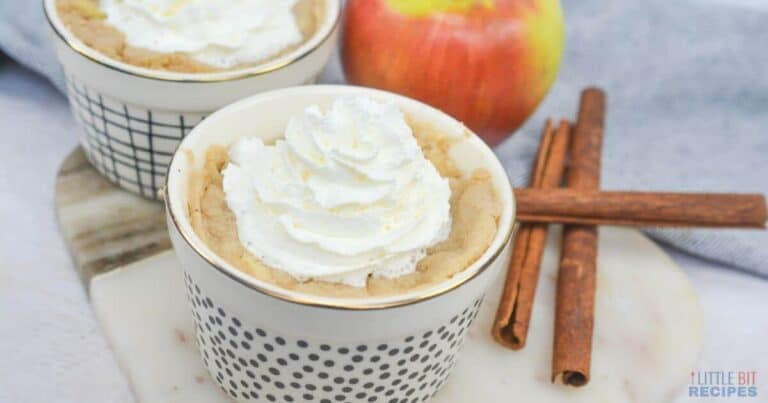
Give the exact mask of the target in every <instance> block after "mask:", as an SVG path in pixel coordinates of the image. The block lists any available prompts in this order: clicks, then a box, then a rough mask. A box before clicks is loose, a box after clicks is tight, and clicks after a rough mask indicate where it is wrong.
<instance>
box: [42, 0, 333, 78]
mask: <svg viewBox="0 0 768 403" xmlns="http://www.w3.org/2000/svg"><path fill="white" fill-rule="evenodd" d="M56 8H57V11H58V14H59V17H60V18H61V20H62V21H63V23H64V25H65V26H66V28H67V29H69V30H70V31H71V32H72V33H73V34H74V35H75V36H76V37H77V38H78V39H80V40H81V41H82V42H83V43H84V44H86V45H87V46H89V47H91V48H93V49H95V50H96V51H98V52H100V53H102V54H104V55H105V56H107V57H109V58H111V59H114V60H117V61H120V62H123V63H127V64H131V65H134V66H138V67H144V68H149V69H154V70H165V71H173V72H180V73H206V72H216V71H224V70H231V69H237V68H243V67H249V66H253V65H257V64H263V63H266V62H268V61H270V60H274V59H277V58H279V57H281V56H283V55H285V54H287V53H289V52H291V51H293V50H295V49H296V48H298V47H299V46H301V45H302V44H303V43H304V42H306V41H307V40H309V38H310V37H312V36H313V35H314V34H315V32H316V31H317V29H318V27H319V26H320V24H321V21H322V20H323V18H324V10H325V8H324V0H249V1H235V0H231V1H220V0H219V1H217V2H210V1H209V2H206V1H203V0H57V1H56Z"/></svg>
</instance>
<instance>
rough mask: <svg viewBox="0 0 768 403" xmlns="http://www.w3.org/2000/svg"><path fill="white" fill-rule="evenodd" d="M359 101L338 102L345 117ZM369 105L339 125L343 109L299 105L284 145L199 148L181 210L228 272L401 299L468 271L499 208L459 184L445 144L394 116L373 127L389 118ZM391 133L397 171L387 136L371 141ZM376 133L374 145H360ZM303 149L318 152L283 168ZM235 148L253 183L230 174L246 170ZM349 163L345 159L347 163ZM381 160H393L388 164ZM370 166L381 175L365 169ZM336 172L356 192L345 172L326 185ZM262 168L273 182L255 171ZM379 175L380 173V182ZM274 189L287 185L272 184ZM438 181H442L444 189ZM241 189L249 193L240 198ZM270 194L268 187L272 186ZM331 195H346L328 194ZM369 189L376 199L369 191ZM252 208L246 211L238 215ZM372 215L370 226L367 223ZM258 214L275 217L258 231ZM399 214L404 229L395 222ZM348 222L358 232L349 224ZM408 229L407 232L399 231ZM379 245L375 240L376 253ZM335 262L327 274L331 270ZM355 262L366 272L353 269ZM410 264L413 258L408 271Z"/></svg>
mask: <svg viewBox="0 0 768 403" xmlns="http://www.w3.org/2000/svg"><path fill="white" fill-rule="evenodd" d="M340 103H341V104H343V103H344V101H337V102H336V103H335V104H334V106H333V107H332V108H331V110H335V109H337V107H338V104H340ZM359 103H360V101H359V100H353V101H351V102H347V108H350V105H351V107H352V109H353V110H354V109H355V108H356V107H359V105H357V104H359ZM364 106H365V105H364ZM374 106H375V105H374ZM377 108H378V107H375V108H373V112H370V113H371V115H372V116H373V115H375V116H373V117H371V116H362V117H360V116H353V119H348V121H345V122H343V123H339V120H344V119H347V118H348V115H349V114H350V113H349V112H348V111H347V112H346V113H347V114H346V115H345V114H344V113H340V114H339V116H341V117H339V116H334V115H333V114H332V112H330V111H329V112H328V113H327V114H325V115H324V114H323V112H321V111H319V110H318V109H314V108H310V109H308V110H307V112H305V115H304V116H303V117H302V118H301V119H297V120H293V119H292V121H291V122H290V123H289V124H288V129H287V130H286V132H287V140H285V141H282V140H279V141H278V143H276V144H273V145H265V144H262V143H260V142H258V144H256V145H253V144H248V140H244V141H241V142H239V143H236V144H235V145H232V146H230V147H229V148H227V147H224V146H214V147H211V148H210V149H209V150H208V151H207V155H206V161H205V165H204V169H203V170H202V171H201V172H197V173H193V175H192V176H191V184H190V185H191V186H190V192H191V194H190V197H189V200H190V205H189V211H190V220H191V223H192V226H193V228H194V230H195V232H196V233H197V235H198V236H199V237H200V238H201V239H202V240H203V242H205V243H206V244H207V245H208V246H209V247H210V248H211V249H212V250H213V251H214V252H215V253H216V254H218V255H219V256H221V257H222V258H223V259H224V260H225V261H227V262H228V263H230V264H231V265H233V266H234V267H235V268H237V269H238V270H241V271H243V272H245V273H247V274H249V275H251V276H253V277H255V278H258V279H260V280H263V281H266V282H270V283H273V284H276V285H278V286H280V287H283V288H286V289H290V290H297V291H301V292H305V293H308V294H315V295H322V296H332V297H367V296H386V295H395V294H401V293H405V292H408V291H412V290H415V289H418V288H421V287H426V286H429V285H434V284H436V283H439V282H442V281H444V280H446V279H449V278H450V277H452V276H453V275H455V274H457V273H459V272H461V271H462V270H464V269H466V268H467V267H469V266H470V265H471V264H472V263H474V262H475V261H476V260H477V259H478V258H479V257H480V256H481V255H482V254H483V253H484V252H485V251H486V249H487V248H488V246H489V245H490V243H491V241H492V240H493V238H494V236H495V234H496V232H497V226H498V219H499V216H500V214H501V204H500V202H499V201H498V200H497V198H496V195H495V192H494V189H493V186H492V184H491V181H490V177H489V175H488V173H487V172H485V171H483V170H476V171H475V172H474V173H473V174H472V175H471V176H469V177H466V176H462V174H461V173H460V171H459V170H458V169H457V168H456V167H455V166H454V163H453V161H452V160H451V158H450V156H449V150H450V148H451V146H452V144H451V142H450V141H448V140H446V139H445V138H443V137H441V136H440V134H439V133H436V132H435V131H434V130H433V129H431V128H430V127H429V126H428V125H423V124H420V123H419V122H412V121H411V122H407V123H406V121H407V118H406V117H404V116H402V114H400V116H401V117H400V122H399V123H398V119H397V118H396V117H395V118H392V117H391V116H385V118H386V119H383V118H381V116H380V114H381V113H391V110H386V108H385V109H384V111H383V112H382V111H381V110H379V109H377ZM341 109H343V108H341ZM397 113H399V111H397ZM359 114H360V113H358V115H359ZM377 114H379V115H377ZM353 115H354V113H353ZM371 122H373V123H371ZM398 125H399V126H398ZM403 126H405V127H403ZM345 128H346V129H351V131H354V133H352V134H350V133H349V131H350V130H344V129H345ZM392 130H395V131H397V130H400V131H401V132H400V135H401V139H402V135H403V133H407V135H408V136H409V137H410V141H411V142H412V144H413V147H415V148H416V150H417V151H416V153H417V154H414V155H413V156H412V157H413V158H412V159H411V160H409V161H406V162H405V163H403V162H402V161H400V159H399V158H395V157H396V156H397V155H398V154H397V153H390V154H386V149H387V146H388V145H390V144H392V143H391V140H392V139H393V138H397V137H396V136H394V137H393V136H390V137H386V136H385V137H382V133H385V132H387V133H385V134H388V131H392ZM403 130H405V131H404V132H403ZM297 132H298V134H297ZM307 133H311V134H312V135H311V136H307V135H306V134H307ZM318 133H324V134H318ZM302 135H304V136H303V137H302ZM324 136H328V137H324ZM376 136H379V137H381V138H378V139H373V140H371V138H372V137H376ZM310 140H311V141H310ZM308 143H312V144H314V145H313V146H311V147H315V146H317V147H318V148H320V149H325V151H327V152H326V153H325V154H324V155H323V156H320V155H318V156H317V158H316V161H318V162H319V163H320V164H319V165H313V164H314V162H313V161H306V160H302V161H299V162H298V164H296V165H293V163H292V162H291V160H293V158H294V157H295V156H296V155H295V154H301V155H302V156H300V158H302V159H303V158H304V156H306V155H312V154H311V153H310V154H306V153H305V151H306V149H304V148H302V147H304V146H306V145H307V144H308ZM331 143H332V144H331ZM368 143H370V144H368ZM329 144H330V145H329ZM347 146H348V148H345V147H347ZM367 146H370V147H369V148H366V147H367ZM409 146H410V143H407V144H403V145H398V144H396V145H394V148H391V150H394V151H397V150H398V148H397V147H402V149H403V150H406V151H404V152H405V153H406V154H408V153H410V152H409V151H407V150H408V149H409V148H408V147H409ZM244 147H256V149H257V151H258V152H259V153H260V154H258V153H257V154H256V155H259V156H260V158H259V159H260V161H258V163H256V162H255V161H254V160H255V158H253V157H251V159H250V162H254V164H255V165H253V166H252V167H250V168H251V169H252V170H251V172H256V176H255V177H248V176H245V177H244V178H243V177H238V175H240V176H242V175H243V174H242V173H241V172H240V171H242V170H247V169H248V168H249V166H248V165H247V162H248V161H246V162H243V161H241V160H242V159H243V158H244V155H250V154H247V153H246V152H245V151H243V148H244ZM285 148H291V149H290V150H288V151H286V152H285V154H279V153H278V154H269V153H268V152H267V151H270V152H272V153H276V152H277V151H280V150H281V149H285ZM297 148H298V150H297ZM370 150H375V151H376V153H374V154H375V155H374V154H371V155H370V157H371V161H374V162H373V163H368V162H366V163H365V164H364V166H363V165H359V164H358V165H355V162H356V161H359V160H362V159H364V158H365V157H364V156H366V155H368V151H370ZM391 150H390V151H391ZM356 152H359V154H355V153H356ZM339 155H345V157H344V158H342V159H341V160H339V161H341V165H336V163H335V162H334V163H333V164H334V165H333V167H334V168H339V166H341V169H342V170H341V171H338V172H337V171H334V170H330V171H329V170H328V164H331V162H328V161H327V159H328V158H336V157H338V156H339ZM350 156H351V157H355V158H357V159H355V160H354V161H351V160H349V159H348V158H351V157H350ZM393 156H395V157H393ZM233 158H234V160H233ZM392 158H395V159H397V161H396V162H395V163H390V162H391V161H390V160H391V159H392ZM272 160H274V161H272ZM286 160H289V162H288V163H287V165H285V164H286V163H285V161H286ZM265 161H266V162H265ZM259 164H260V165H259ZM307 164H309V165H307ZM382 164H383V165H382ZM424 164H427V165H428V166H424ZM382 166H386V167H388V169H385V170H377V168H381V167H382ZM275 167H277V168H275ZM307 167H309V168H308V169H307ZM347 168H350V169H351V170H352V171H353V172H357V173H360V175H361V178H360V179H359V180H360V183H361V187H360V189H356V188H354V186H355V185H354V183H355V180H356V179H354V175H353V176H352V178H353V180H352V181H351V182H348V181H346V180H341V183H340V184H339V183H335V184H330V185H328V184H327V181H328V178H331V179H330V180H331V181H332V182H336V181H337V180H340V179H337V178H339V177H343V176H344V175H346V173H345V171H344V170H346V169H347ZM269 170H276V171H275V172H277V173H276V174H275V173H267V171H269ZM286 170H288V171H293V170H295V171H296V172H294V173H293V174H295V175H293V178H291V177H290V175H289V176H286V177H285V178H286V179H284V178H283V177H281V176H280V175H285V172H284V171H286ZM329 172H330V175H329V176H328V178H325V179H318V180H317V181H315V182H314V183H313V182H312V178H313V177H314V176H322V175H325V174H328V173H329ZM389 172H392V175H390V176H387V175H386V173H389ZM414 172H415V174H413V177H409V175H411V174H412V173H414ZM433 173H434V176H432V174H433ZM274 175H278V176H277V177H276V176H274ZM382 175H383V176H386V178H383V177H382ZM362 176H364V177H362ZM371 178H373V179H374V182H371ZM403 178H405V179H403ZM390 179H391V180H392V183H397V181H399V180H401V179H403V180H402V181H401V182H403V183H404V184H403V185H402V186H395V188H396V189H394V188H393V189H389V188H384V189H383V190H381V189H380V188H378V187H376V186H375V184H376V183H379V182H376V181H378V180H382V181H384V182H386V181H387V180H390ZM294 180H295V181H296V182H295V183H293V182H292V181H294ZM271 182H274V183H271ZM285 182H288V184H287V185H285V186H280V185H281V184H283V183H285ZM441 182H445V188H443V184H442V183H441ZM251 185H253V186H254V188H255V190H254V189H247V188H249V186H251ZM275 186H279V187H280V189H273V187H275ZM337 186H342V187H344V186H352V187H348V188H347V189H346V190H344V191H340V190H339V189H338V187H337ZM299 188H300V189H299ZM244 189H247V190H244ZM297 189H298V190H297ZM328 189H333V191H330V192H328ZM378 190H381V191H382V192H383V193H380V194H379V193H377V192H378ZM297 192H298V193H297ZM302 192H303V193H302ZM296 194H309V195H310V197H311V198H312V200H310V201H309V202H307V201H305V200H300V201H299V202H296V201H295V200H298V199H296V198H292V197H293V196H292V195H296ZM443 198H445V200H443ZM262 199H268V200H262ZM299 199H300V198H299ZM408 203H410V204H408ZM443 203H445V206H444V208H445V211H442V208H443ZM256 205H258V208H255V211H256V212H257V213H258V214H256V212H254V211H253V210H254V209H250V210H249V208H251V207H256ZM382 206H383V207H382ZM419 208H421V209H419ZM297 209H298V210H302V211H299V212H297V211H296V210H297ZM380 211H381V212H382V213H381V217H371V216H370V214H369V213H371V212H373V214H379V213H378V212H380ZM249 213H250V214H251V216H249V215H248V214H249ZM254 214H255V215H256V219H254V218H253V217H252V216H253V215H254ZM270 214H277V216H279V217H278V218H279V220H278V219H276V220H274V222H270V221H269V217H268V216H269V215H270ZM318 216H320V218H318ZM265 217H267V218H265ZM335 217H339V218H338V220H337V219H336V218H335ZM402 217H405V220H400V218H402ZM378 218H380V219H378ZM249 220H250V221H249ZM334 220H337V221H334ZM345 220H346V221H345ZM355 220H357V221H355ZM356 222H359V224H356V225H352V224H350V223H356ZM414 222H418V223H419V224H418V225H417V224H413V225H410V224H412V223H414ZM371 223H376V225H372V224H371ZM380 223H385V224H383V226H382V225H379V224H380ZM267 224H269V225H275V226H279V227H280V228H279V230H275V231H266V230H264V228H270V227H269V226H266V225H267ZM369 224H371V225H369ZM377 225H378V226H377ZM275 228H276V227H275ZM326 228H328V229H327V230H326ZM257 229H258V230H257ZM334 231H336V232H334ZM339 231H342V232H339ZM345 231H348V232H345ZM276 232H286V233H287V234H288V235H290V237H288V238H291V239H287V240H285V239H282V238H280V237H278V236H277V235H275V233H276ZM282 237H283V238H286V236H284V235H283V236H282ZM384 239H386V240H387V241H382V242H381V244H377V241H378V240H384ZM283 252H288V253H289V255H287V256H286V255H285V253H283ZM280 253H283V256H282V258H281V255H280ZM290 253H293V254H294V255H293V256H291V255H290ZM334 253H335V254H334ZM257 255H259V256H260V257H257ZM294 257H295V258H296V259H292V258H294ZM336 258H338V262H339V263H338V266H334V264H333V262H335V261H336V260H334V259H336ZM302 259H303V260H302ZM366 259H369V261H370V265H365V262H367V260H366ZM412 259H415V261H413V262H412V264H411V265H410V267H409V264H408V262H409V260H412ZM265 260H266V261H268V262H269V263H271V264H270V265H268V264H267V263H266V262H265ZM302 262H303V263H304V264H302ZM361 265H362V266H361Z"/></svg>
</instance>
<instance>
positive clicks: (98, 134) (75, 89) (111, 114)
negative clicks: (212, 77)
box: [67, 76, 205, 199]
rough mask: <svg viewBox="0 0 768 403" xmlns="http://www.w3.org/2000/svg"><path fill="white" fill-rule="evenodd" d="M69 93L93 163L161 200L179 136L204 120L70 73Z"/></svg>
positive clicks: (115, 178) (129, 187)
mask: <svg viewBox="0 0 768 403" xmlns="http://www.w3.org/2000/svg"><path fill="white" fill-rule="evenodd" d="M67 95H68V98H69V103H70V107H71V108H72V113H73V114H74V116H75V120H76V121H77V122H78V124H79V125H80V128H81V138H80V140H81V141H80V143H81V144H82V146H83V148H84V149H85V153H86V155H87V156H88V160H89V161H90V162H91V164H93V166H94V167H95V168H96V170H98V171H99V172H100V173H101V174H102V175H104V176H105V177H106V178H107V179H109V180H110V181H111V182H113V183H115V184H116V185H118V186H120V187H122V188H124V189H127V190H129V191H131V192H133V193H136V194H139V195H141V196H143V197H146V198H150V199H157V198H158V191H159V190H160V188H161V187H162V185H163V183H164V180H165V174H166V172H167V171H168V166H169V165H170V162H171V157H172V156H173V153H174V152H175V151H176V148H177V147H178V145H179V143H180V142H181V140H182V139H183V138H184V137H185V136H186V135H187V134H188V133H189V131H190V130H192V128H193V127H194V126H195V125H196V124H198V123H200V121H202V120H203V119H204V118H205V114H204V113H183V114H182V113H179V112H175V111H165V110H150V109H147V108H146V107H143V106H138V105H131V104H126V103H124V102H121V101H120V100H117V99H115V98H111V97H109V96H106V95H103V94H101V93H99V92H97V91H95V90H93V89H92V88H88V87H86V86H85V85H84V84H83V83H81V82H79V81H77V80H76V79H75V78H74V77H72V76H67Z"/></svg>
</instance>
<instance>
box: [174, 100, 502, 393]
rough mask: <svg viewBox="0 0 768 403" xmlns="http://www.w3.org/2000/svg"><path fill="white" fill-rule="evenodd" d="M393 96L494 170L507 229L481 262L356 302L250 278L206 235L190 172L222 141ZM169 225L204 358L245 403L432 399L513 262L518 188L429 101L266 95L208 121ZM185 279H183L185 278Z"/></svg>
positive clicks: (182, 165)
mask: <svg viewBox="0 0 768 403" xmlns="http://www.w3.org/2000/svg"><path fill="white" fill-rule="evenodd" d="M344 95H366V96H369V97H372V98H377V99H385V100H392V101H394V102H396V103H397V105H398V106H399V107H400V108H401V110H402V111H403V112H404V113H405V114H406V115H407V116H408V117H409V119H411V120H416V121H419V122H422V121H424V122H428V124H429V125H430V126H432V127H433V128H435V129H436V130H437V131H438V132H440V133H441V134H443V135H445V136H450V137H451V138H454V139H455V140H456V141H455V143H454V145H453V147H452V149H451V152H450V153H451V156H452V157H453V158H454V160H455V161H456V162H457V165H458V167H459V169H461V170H462V171H464V172H471V171H472V170H474V169H475V168H480V167H482V168H485V169H486V170H487V171H488V172H489V173H490V174H491V177H492V181H493V184H494V186H495V188H496V193H497V196H498V198H499V200H500V201H501V203H502V206H503V208H502V211H503V212H502V215H501V217H500V219H499V226H498V232H497V234H496V236H495V237H494V239H493V241H492V243H491V245H490V247H489V248H488V250H487V251H486V252H485V253H484V254H483V255H482V256H481V257H480V258H479V259H478V260H477V261H476V262H475V263H474V264H472V265H471V266H470V267H468V268H467V269H466V270H464V271H463V272H461V273H459V274H457V275H455V276H454V277H452V278H451V279H448V280H446V281H445V282H442V283H439V284H437V285H434V286H430V287H428V288H425V289H420V290H416V291H409V292H405V293H403V294H401V295H396V296H392V297H376V298H365V299H347V298H331V297H319V296H312V295H306V294H301V293H298V292H294V291H290V290H285V289H282V288H279V287H277V286H275V285H273V284H270V283H266V282H263V281H259V280H257V279H255V278H252V277H250V276H248V275H247V274H244V273H242V272H240V271H238V270H236V269H235V268H233V267H231V266H230V265H229V264H227V263H226V262H224V261H223V260H222V259H221V258H220V257H218V256H216V255H215V254H214V253H213V252H212V251H211V250H210V249H209V248H208V247H207V246H206V245H205V244H204V243H203V242H202V241H201V240H200V239H199V238H198V237H197V236H196V235H195V233H194V231H193V230H192V227H191V224H190V222H189V219H188V217H189V214H188V211H187V206H188V203H187V198H188V196H189V192H188V184H189V173H190V172H193V171H197V170H198V169H200V168H201V165H202V163H203V162H204V160H205V159H204V155H205V151H206V150H207V149H208V148H209V147H210V146H211V145H214V144H218V145H228V144H231V143H233V142H234V141H235V140H236V139H238V138H241V137H244V136H260V137H262V138H264V139H265V140H272V139H274V138H276V137H278V136H279V135H280V134H281V133H282V131H283V128H284V126H285V123H286V122H287V120H288V118H289V117H290V116H291V115H294V114H296V113H298V112H300V111H302V110H303V109H304V108H305V107H307V106H309V105H312V104H319V105H321V107H325V106H328V105H330V103H331V102H332V101H333V100H334V99H335V98H337V97H339V96H344ZM165 200H166V207H167V208H166V210H167V217H168V223H169V225H168V228H169V232H170V235H171V241H172V242H173V245H174V248H175V250H176V253H177V256H178V257H179V259H180V261H181V265H182V268H183V272H184V273H183V281H184V282H185V283H186V288H187V295H188V297H189V301H190V304H191V307H192V315H193V316H194V320H195V324H196V332H197V342H198V346H199V348H200V353H201V356H202V357H201V359H202V360H203V363H204V364H205V367H206V368H207V369H208V371H209V372H210V374H211V377H212V378H213V379H214V380H215V381H216V382H217V383H218V384H219V385H220V386H221V388H222V389H223V390H224V391H225V392H226V393H227V394H229V395H230V396H231V397H232V398H233V399H235V400H237V401H240V402H320V403H330V402H423V401H426V400H428V399H429V398H430V397H431V396H433V395H434V394H435V393H436V392H437V391H438V390H439V388H440V386H441V385H442V384H443V383H444V382H445V380H446V378H447V377H448V376H449V374H450V372H451V369H452V367H453V365H454V363H455V362H456V358H457V354H458V352H459V350H460V347H461V345H462V343H463V340H464V338H465V335H466V333H467V329H468V328H469V326H470V324H471V323H472V321H473V319H474V318H475V315H476V314H477V311H478V308H479V307H480V304H481V302H482V299H483V295H484V293H485V290H486V288H487V286H488V283H489V281H490V279H491V278H493V277H494V275H495V273H496V272H497V271H498V270H500V269H501V268H502V267H505V266H506V264H507V262H508V260H509V243H510V238H511V233H512V224H513V217H514V200H513V194H512V188H511V186H510V184H509V181H508V179H507V176H506V173H505V171H504V169H503V167H502V166H501V164H500V163H499V161H498V160H497V159H496V157H495V156H494V154H493V152H492V151H491V150H490V149H489V148H488V147H487V146H486V145H485V144H484V143H483V142H482V141H481V140H480V139H479V138H478V137H477V136H475V135H474V134H471V133H470V132H469V131H468V130H467V129H466V128H465V127H464V126H463V125H461V124H460V123H458V122H456V121H455V120H454V119H452V118H450V117H449V116H447V115H445V114H444V113H442V112H440V111H438V110H436V109H433V108H431V107H429V106H426V105H424V104H422V103H420V102H417V101H414V100H411V99H408V98H405V97H401V96H398V95H394V94H390V93H387V92H382V91H377V90H372V89H365V88H357V87H344V86H311V87H295V88H290V89H284V90H277V91H272V92H267V93H262V94H259V95H256V96H253V97H250V98H247V99H245V100H242V101H240V102H237V103H235V104H233V105H230V106H228V107H226V108H224V109H222V110H220V111H218V112H216V113H214V114H212V115H211V116H209V117H208V118H207V119H205V120H204V121H203V122H202V123H201V124H200V125H198V126H197V127H196V128H195V129H194V130H193V131H192V132H191V133H190V134H189V135H188V136H187V137H186V138H185V139H184V141H183V142H182V144H181V146H180V147H179V150H178V151H177V152H176V154H175V155H174V157H173V161H172V162H171V168H170V171H169V174H168V179H167V183H166V197H165ZM180 281H182V280H181V279H180Z"/></svg>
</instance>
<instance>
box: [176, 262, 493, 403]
mask: <svg viewBox="0 0 768 403" xmlns="http://www.w3.org/2000/svg"><path fill="white" fill-rule="evenodd" d="M185 282H186V286H187V295H188V298H189V300H190V302H191V304H192V313H193V317H194V319H195V325H196V333H197V343H198V346H199V347H200V352H201V354H202V359H203V363H204V364H205V366H206V367H207V368H208V371H209V372H210V373H211V376H212V377H213V379H215V381H216V383H218V384H219V386H221V388H222V389H223V390H224V391H225V392H226V393H227V394H229V396H231V397H232V398H233V399H235V400H237V401H240V402H278V401H279V402H396V403H417V402H425V401H427V400H429V398H431V397H432V396H433V395H434V394H435V393H436V392H437V391H438V390H439V389H440V387H441V386H442V385H443V384H444V383H445V380H446V378H447V377H448V374H449V373H450V371H451V369H452V368H453V366H454V365H455V364H456V354H457V352H458V351H459V349H460V348H461V345H462V343H463V340H464V336H465V335H466V333H467V330H468V329H469V326H470V324H471V323H472V322H473V320H474V319H475V317H476V316H477V313H478V311H479V308H480V304H481V301H482V297H481V298H479V299H477V300H476V301H474V302H473V303H472V304H471V305H470V306H468V307H462V310H461V311H460V312H457V314H456V315H455V316H453V317H452V318H451V319H450V320H449V321H448V322H447V323H445V324H443V325H440V326H438V327H436V328H435V329H425V330H423V331H422V332H420V333H419V334H414V335H405V336H403V337H402V338H401V339H400V340H397V341H391V340H388V341H387V342H386V343H376V342H373V343H370V344H361V343H355V344H350V345H339V344H334V343H329V342H327V341H325V340H323V341H314V340H311V339H306V338H295V337H291V336H289V335H283V334H273V333H272V332H271V331H270V330H269V329H268V328H267V327H266V326H261V324H250V323H248V322H247V321H246V320H244V318H236V317H233V316H232V315H230V314H229V313H228V312H227V311H226V310H225V309H224V308H223V307H221V306H217V305H216V304H215V302H214V301H213V300H212V299H211V298H208V297H207V296H205V295H203V293H202V291H201V290H200V288H199V287H198V286H197V285H195V284H194V283H193V281H192V279H191V277H190V276H189V275H188V274H186V273H185Z"/></svg>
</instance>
